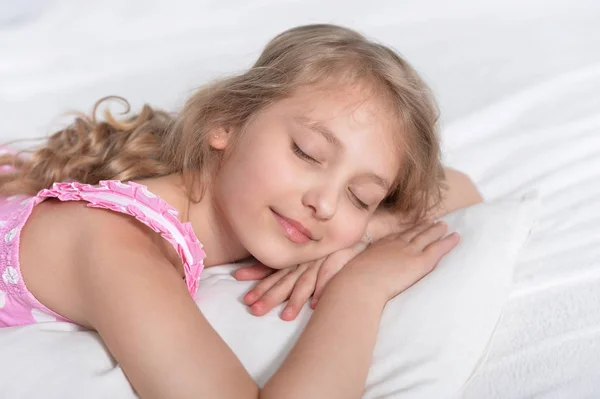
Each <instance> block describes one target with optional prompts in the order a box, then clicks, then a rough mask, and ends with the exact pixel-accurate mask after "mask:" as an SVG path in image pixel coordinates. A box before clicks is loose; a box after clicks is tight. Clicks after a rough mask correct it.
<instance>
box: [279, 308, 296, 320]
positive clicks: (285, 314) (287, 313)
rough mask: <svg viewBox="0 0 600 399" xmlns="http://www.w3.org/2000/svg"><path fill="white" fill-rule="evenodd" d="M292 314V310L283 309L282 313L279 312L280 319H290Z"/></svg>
mask: <svg viewBox="0 0 600 399" xmlns="http://www.w3.org/2000/svg"><path fill="white" fill-rule="evenodd" d="M293 313H294V312H293V309H292V308H285V309H284V310H283V312H281V317H282V318H286V319H289V318H291V317H292V314H293Z"/></svg>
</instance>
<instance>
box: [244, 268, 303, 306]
mask: <svg viewBox="0 0 600 399" xmlns="http://www.w3.org/2000/svg"><path fill="white" fill-rule="evenodd" d="M306 268H307V265H306V264H302V265H300V266H298V268H297V269H296V270H294V271H292V272H291V273H288V274H286V275H285V276H284V277H283V278H282V279H280V280H278V281H277V282H276V283H275V284H274V285H273V286H272V287H271V288H269V290H268V291H267V292H265V293H264V294H263V295H262V296H261V297H260V298H259V299H258V300H257V301H256V302H255V303H254V304H253V305H252V306H251V307H250V311H251V312H252V314H254V315H255V316H262V315H265V314H267V313H269V312H270V311H271V309H273V308H274V307H275V306H277V305H279V304H281V303H283V302H285V301H286V300H287V299H288V298H289V297H290V295H291V293H292V290H293V289H294V286H295V285H296V282H297V281H298V279H299V278H300V276H301V275H302V273H304V271H305V270H306Z"/></svg>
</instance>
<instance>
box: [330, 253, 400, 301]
mask: <svg viewBox="0 0 600 399" xmlns="http://www.w3.org/2000/svg"><path fill="white" fill-rule="evenodd" d="M361 269H362V270H361ZM373 277H374V276H373V275H372V274H371V275H369V274H368V270H367V268H366V267H365V266H364V265H360V264H357V263H356V262H353V261H350V263H349V264H347V265H346V266H344V268H343V269H342V270H340V272H339V273H338V274H337V275H336V276H335V277H334V278H333V279H332V280H331V281H330V282H329V285H328V286H327V288H326V289H325V292H324V293H323V298H324V297H325V294H326V293H329V294H330V295H331V296H336V297H337V296H342V297H352V298H354V299H359V300H360V301H361V302H369V303H371V305H372V306H374V307H375V308H381V309H383V307H384V306H385V304H386V303H387V302H388V300H389V298H388V296H387V295H386V293H385V292H384V290H382V289H381V287H380V285H378V284H377V283H376V281H374V279H373Z"/></svg>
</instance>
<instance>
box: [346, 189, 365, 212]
mask: <svg viewBox="0 0 600 399" xmlns="http://www.w3.org/2000/svg"><path fill="white" fill-rule="evenodd" d="M348 192H349V193H350V197H352V202H354V204H355V205H356V206H357V207H358V208H361V209H364V210H366V211H368V210H369V205H368V204H365V203H364V202H363V201H361V200H360V199H359V198H358V197H357V196H356V194H354V193H353V192H352V190H350V189H349V190H348Z"/></svg>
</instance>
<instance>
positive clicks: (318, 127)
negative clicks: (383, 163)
mask: <svg viewBox="0 0 600 399" xmlns="http://www.w3.org/2000/svg"><path fill="white" fill-rule="evenodd" d="M295 120H296V122H298V123H300V124H301V125H302V126H304V127H306V128H308V129H310V130H312V131H313V132H316V133H319V134H321V135H322V136H323V137H325V140H327V142H329V143H330V144H333V145H334V146H336V147H338V148H342V147H343V146H342V142H341V141H340V139H338V138H337V136H336V135H335V134H334V133H333V132H332V131H331V129H329V128H328V127H327V126H325V125H323V124H322V123H320V122H318V121H313V120H311V119H308V118H306V117H303V116H300V117H296V118H295ZM365 177H366V178H367V179H369V180H371V181H372V182H373V183H375V184H377V185H378V186H381V187H382V188H383V189H384V190H385V191H388V190H389V189H390V186H391V183H390V182H389V181H388V180H386V179H384V178H383V177H381V176H378V175H376V174H375V173H368V174H366V175H365Z"/></svg>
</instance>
